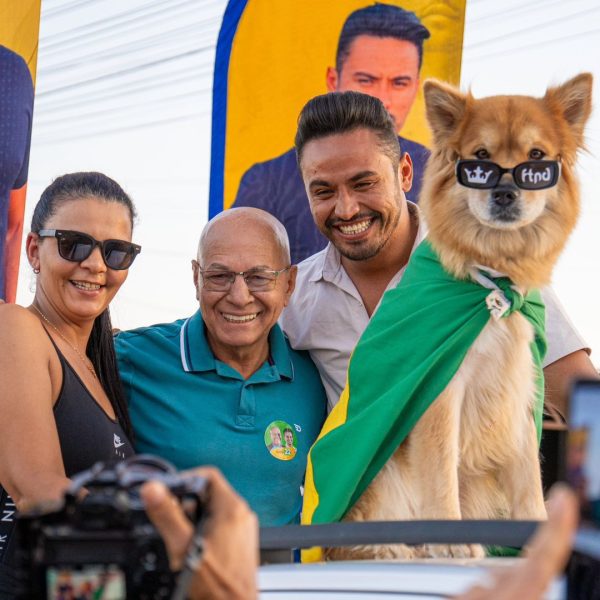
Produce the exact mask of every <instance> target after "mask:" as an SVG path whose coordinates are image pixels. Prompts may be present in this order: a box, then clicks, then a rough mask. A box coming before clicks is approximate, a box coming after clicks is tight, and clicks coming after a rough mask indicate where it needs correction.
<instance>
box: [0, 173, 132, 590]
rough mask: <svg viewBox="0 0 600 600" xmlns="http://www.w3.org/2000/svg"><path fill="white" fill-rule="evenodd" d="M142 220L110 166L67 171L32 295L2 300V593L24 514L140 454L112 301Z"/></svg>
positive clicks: (51, 193)
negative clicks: (83, 475)
mask: <svg viewBox="0 0 600 600" xmlns="http://www.w3.org/2000/svg"><path fill="white" fill-rule="evenodd" d="M134 219H135V208H134V206H133V203H132V202H131V199H130V198H129V196H127V194H126V193H125V192H124V191H123V189H122V188H121V187H120V186H119V185H118V184H117V183H116V182H115V181H113V180H112V179H110V178H108V177H106V176H105V175H103V174H101V173H72V174H69V175H64V176H62V177H59V178H58V179H56V180H55V181H54V182H53V183H52V184H51V185H50V186H49V187H48V188H47V189H46V190H45V191H44V192H43V194H42V196H41V198H40V200H39V202H38V204H37V205H36V207H35V209H34V213H33V218H32V222H31V233H29V235H28V236H27V242H26V249H27V258H28V260H29V263H30V264H31V266H32V268H33V272H34V273H35V274H36V279H37V281H36V291H35V297H34V300H33V303H32V305H31V306H30V307H28V308H23V307H20V306H16V305H3V306H0V348H2V352H0V414H1V415H2V420H1V424H2V425H1V430H0V486H1V487H0V598H4V597H11V595H12V593H13V590H14V588H13V587H12V586H13V584H16V581H15V579H14V577H15V573H14V569H13V568H12V566H11V565H12V563H13V560H14V544H15V542H14V535H13V533H14V531H13V530H14V523H13V519H14V515H15V511H16V510H17V509H18V510H23V509H27V508H30V507H32V506H34V505H38V504H40V503H43V502H44V501H49V500H55V499H57V498H59V497H61V496H62V494H63V492H64V491H65V489H66V487H67V486H68V485H69V477H70V476H72V475H73V474H75V473H77V472H79V471H82V470H84V469H87V468H89V467H90V466H92V464H94V463H95V462H97V461H99V460H111V459H123V458H126V457H127V456H130V455H131V454H133V449H132V445H131V442H130V440H131V435H132V431H131V423H130V420H129V416H128V413H127V407H126V404H125V398H124V395H123V391H122V389H121V382H120V379H119V375H118V372H117V366H116V360H115V351H114V345H113V336H112V327H111V322H110V315H109V311H108V305H109V303H110V301H111V300H112V299H113V297H114V296H115V294H116V293H117V291H118V290H119V288H120V287H121V285H122V284H123V282H124V281H125V279H126V278H127V269H128V268H129V266H131V263H132V262H133V260H134V259H135V257H136V255H137V254H138V253H139V252H140V247H139V246H137V245H135V244H132V243H131V234H132V228H133V222H134Z"/></svg>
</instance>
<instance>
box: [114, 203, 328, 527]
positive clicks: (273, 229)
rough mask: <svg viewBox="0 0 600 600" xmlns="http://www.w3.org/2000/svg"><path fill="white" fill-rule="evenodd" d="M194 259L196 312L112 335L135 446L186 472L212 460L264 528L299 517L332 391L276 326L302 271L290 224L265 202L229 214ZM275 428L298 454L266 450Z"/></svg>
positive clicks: (213, 226) (215, 222)
mask: <svg viewBox="0 0 600 600" xmlns="http://www.w3.org/2000/svg"><path fill="white" fill-rule="evenodd" d="M192 265H193V273H194V285H195V287H196V298H197V299H198V300H199V302H200V310H198V311H197V312H196V313H195V314H194V315H192V316H191V317H190V318H188V319H181V320H179V321H175V322H174V323H168V324H162V325H153V326H150V327H142V328H140V329H135V330H132V331H126V332H123V333H120V334H119V335H118V337H117V338H116V348H117V358H118V361H119V369H120V372H121V377H122V380H123V385H124V388H125V392H126V395H127V397H128V401H129V407H130V411H131V419H132V422H133V426H134V430H135V446H136V450H137V451H138V452H148V453H152V454H157V455H159V456H162V457H163V458H165V459H167V460H169V461H171V462H172V463H174V464H175V466H176V467H177V468H179V469H186V468H190V467H193V466H196V465H202V464H210V465H215V466H217V467H219V468H220V469H221V470H222V471H223V473H224V474H225V476H226V477H227V479H228V480H229V481H230V482H231V484H232V485H233V487H234V488H235V489H236V490H237V491H238V492H239V493H240V494H241V495H242V496H243V497H244V498H245V499H246V500H247V501H248V503H249V504H250V506H251V507H252V509H253V510H255V511H256V513H257V514H258V516H259V520H260V523H261V525H284V524H287V523H294V522H297V521H298V515H299V512H300V507H301V504H302V498H301V486H302V484H303V482H304V473H305V469H306V456H307V454H308V450H309V448H310V446H311V445H312V443H313V441H314V440H315V439H316V437H317V435H318V433H319V431H320V428H321V425H322V423H323V420H324V418H325V411H326V397H325V391H324V389H323V386H322V384H321V380H320V378H319V374H318V372H317V370H316V368H315V366H314V364H313V363H312V361H311V359H310V357H309V356H308V353H306V352H297V351H294V350H292V349H291V348H290V345H289V343H288V341H287V338H286V337H285V335H284V334H283V332H282V331H281V329H280V328H279V325H278V324H277V319H278V318H279V315H280V314H281V311H282V310H283V308H284V306H286V304H287V303H288V300H289V298H290V296H291V294H292V292H293V290H294V284H295V280H296V267H295V266H291V265H290V250H289V242H288V238H287V234H286V232H285V229H284V227H283V226H282V225H281V223H279V221H277V219H275V218H274V217H272V216H271V215H269V214H268V213H266V212H265V211H262V210H259V209H255V208H237V209H232V210H229V211H226V212H224V213H221V214H220V215H218V216H217V217H215V218H214V219H212V220H211V221H210V222H209V223H208V224H207V226H206V227H205V228H204V231H203V232H202V235H201V238H200V244H199V247H198V257H197V260H194V261H192ZM275 429H277V430H278V431H280V432H281V436H282V437H283V432H284V431H288V430H290V431H291V432H292V437H293V440H292V446H293V447H294V448H295V452H292V451H290V449H291V447H292V446H290V447H289V448H288V447H287V446H286V447H282V448H280V449H279V450H280V451H278V452H272V451H271V448H272V443H273V442H272V437H271V432H272V431H274V430H275ZM287 435H288V437H289V433H288V434H287ZM286 449H287V452H286Z"/></svg>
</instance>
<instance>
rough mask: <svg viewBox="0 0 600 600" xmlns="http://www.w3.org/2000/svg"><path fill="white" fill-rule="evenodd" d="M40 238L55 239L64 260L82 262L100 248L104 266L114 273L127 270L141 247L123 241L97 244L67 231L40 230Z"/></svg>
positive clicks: (90, 237)
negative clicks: (95, 249)
mask: <svg viewBox="0 0 600 600" xmlns="http://www.w3.org/2000/svg"><path fill="white" fill-rule="evenodd" d="M38 235H39V236H40V237H55V238H56V241H57V243H58V253H59V254H60V256H61V257H62V258H64V259H65V260H69V261H71V262H82V261H84V260H86V259H87V258H88V257H89V256H90V254H91V253H92V252H93V251H94V248H95V247H96V246H99V247H100V252H101V253H102V258H103V259H104V264H105V265H106V266H107V267H108V268H109V269H113V270H115V271H124V270H125V269H129V267H130V266H131V263H132V262H133V261H134V260H135V257H136V256H137V255H138V254H139V253H140V252H141V250H142V247H141V246H138V245H137V244H132V243H131V242H127V241H125V240H104V241H103V242H99V241H98V240H96V239H94V238H93V237H92V236H91V235H88V234H87V233H81V232H80V231H70V230H68V229H42V230H41V231H38Z"/></svg>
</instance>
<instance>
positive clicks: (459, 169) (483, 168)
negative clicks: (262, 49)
mask: <svg viewBox="0 0 600 600" xmlns="http://www.w3.org/2000/svg"><path fill="white" fill-rule="evenodd" d="M505 173H510V174H511V175H512V178H513V181H514V182H515V185H516V186H517V187H519V188H521V189H522V190H544V189H546V188H550V187H553V186H555V185H556V184H557V183H558V179H559V177H560V161H558V160H528V161H525V162H522V163H519V164H518V165H516V166H514V167H512V168H511V169H505V168H504V167H501V166H500V165H498V164H496V163H495V162H492V161H489V160H462V159H459V160H457V161H456V179H457V180H458V183H460V184H461V185H464V186H465V187H469V188H474V189H479V190H489V189H492V188H494V187H496V186H497V185H498V184H499V183H500V179H501V178H502V176H503V175H504V174H505Z"/></svg>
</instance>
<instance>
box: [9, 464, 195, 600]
mask: <svg viewBox="0 0 600 600" xmlns="http://www.w3.org/2000/svg"><path fill="white" fill-rule="evenodd" d="M150 479H153V480H159V481H161V482H162V483H163V484H165V485H166V486H167V488H169V489H170V491H171V493H173V494H174V495H175V496H176V497H177V498H179V499H180V500H181V501H182V502H183V504H184V506H185V507H186V508H187V510H188V512H189V513H190V516H191V518H192V520H193V521H194V522H199V521H200V519H201V517H202V512H203V510H202V509H203V505H204V504H205V499H206V481H205V480H204V479H203V478H201V477H193V476H192V477H190V476H187V477H184V476H181V475H179V474H178V473H177V471H176V470H175V468H174V467H173V466H172V465H171V464H169V463H168V462H166V461H163V460H161V459H159V458H156V457H153V456H147V455H146V456H144V455H140V456H135V457H132V458H130V459H128V460H125V461H123V462H119V463H110V464H107V463H97V464H96V465H94V466H93V467H92V468H91V469H89V470H88V471H84V472H83V473H80V474H79V475H77V476H75V477H74V478H73V483H72V485H71V487H70V488H69V491H68V492H67V493H66V495H65V498H64V504H63V506H62V508H61V509H60V510H58V511H56V512H52V513H49V514H41V513H28V514H26V515H21V516H20V517H19V519H18V522H17V527H18V534H19V540H20V544H19V546H20V548H21V550H20V552H21V553H22V557H21V564H22V565H23V568H24V570H25V573H26V574H27V582H28V583H27V585H28V588H29V589H28V590H27V591H26V592H25V593H24V594H23V595H22V596H21V597H22V598H36V599H38V598H39V599H62V598H84V599H85V598H107V599H121V598H135V599H139V600H146V599H147V600H154V599H157V600H158V599H164V598H170V597H171V594H172V591H173V589H174V586H175V575H174V574H173V573H172V572H171V571H170V569H169V561H168V558H167V554H166V550H165V547H164V545H163V542H162V539H161V538H160V536H159V535H158V533H157V531H156V529H155V528H154V527H153V525H152V524H151V523H150V521H149V519H148V517H147V516H146V512H145V510H144V505H143V503H142V501H141V498H140V493H139V491H140V487H141V485H142V484H143V483H144V482H145V481H148V480H150ZM83 490H87V492H88V493H87V495H85V497H83V494H84V493H85V492H83Z"/></svg>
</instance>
